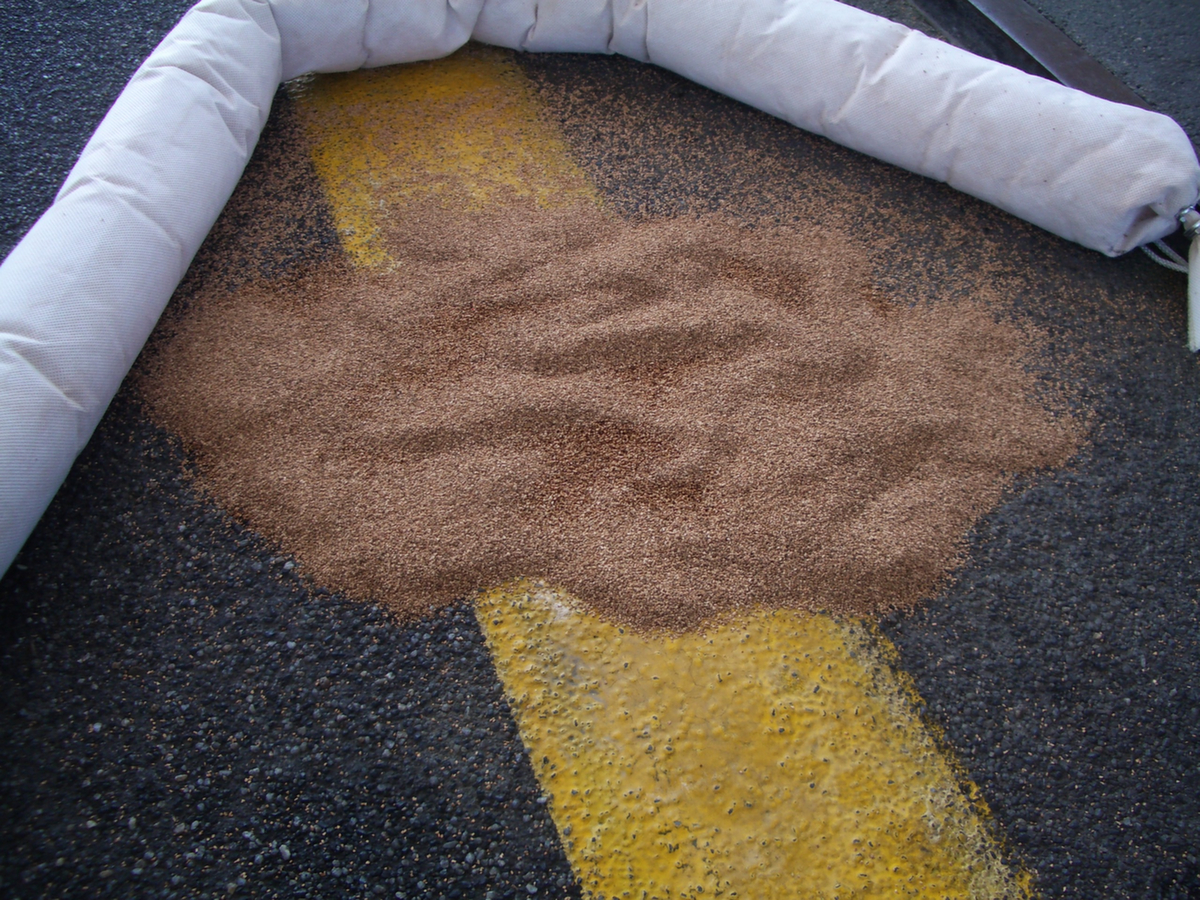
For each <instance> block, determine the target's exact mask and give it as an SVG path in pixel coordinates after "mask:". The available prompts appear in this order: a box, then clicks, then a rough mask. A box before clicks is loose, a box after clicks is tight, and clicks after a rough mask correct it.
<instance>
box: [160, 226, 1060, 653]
mask: <svg viewBox="0 0 1200 900" xmlns="http://www.w3.org/2000/svg"><path fill="white" fill-rule="evenodd" d="M400 224H401V225H402V226H403V227H402V228H397V230H396V231H395V233H393V234H392V235H390V238H389V240H390V251H391V253H392V256H393V258H394V259H396V260H397V261H398V265H397V268H396V269H395V270H394V271H391V272H386V273H380V272H363V271H355V270H352V269H351V268H349V267H348V266H343V265H342V264H340V263H326V264H322V266H321V267H320V268H317V269H315V270H310V271H308V272H306V273H305V274H304V276H303V277H298V278H295V279H292V280H288V281H286V282H284V281H278V280H277V281H273V282H271V281H264V282H260V283H258V284H256V285H252V286H250V287H244V288H242V289H241V290H240V291H238V292H237V293H236V294H234V293H228V292H225V291H223V290H220V289H214V290H211V291H208V292H206V293H204V294H202V295H201V296H198V297H196V298H194V299H193V301H192V305H191V308H190V310H189V311H188V312H187V315H186V316H183V317H181V318H180V319H179V320H178V321H177V322H175V323H174V325H173V328H174V330H173V332H171V333H170V334H169V336H168V337H166V338H164V339H163V340H162V341H161V342H160V344H159V346H158V347H157V349H156V351H155V355H154V356H153V357H152V358H151V359H150V360H149V361H148V363H147V365H146V367H145V369H144V376H143V384H142V387H143V392H144V394H145V396H146V397H147V399H148V400H149V402H150V406H151V408H152V410H153V411H154V413H155V414H156V416H157V417H158V418H159V420H160V421H161V422H162V423H163V424H165V425H166V426H167V427H169V428H170V429H172V430H174V431H176V432H177V433H178V434H180V435H181V436H182V439H183V440H184V442H185V445H186V446H187V447H188V448H189V450H190V451H191V452H192V453H193V455H194V459H195V460H196V462H197V465H198V467H199V470H200V472H201V473H202V475H203V477H204V479H205V481H206V483H207V484H208V486H209V488H210V489H211V491H212V492H213V494H214V495H215V497H216V498H217V499H218V500H219V502H221V503H222V504H224V505H225V507H226V508H227V509H229V510H230V511H231V512H233V513H234V514H235V515H237V516H239V517H241V518H243V519H244V520H245V521H247V522H248V523H249V524H250V525H251V526H252V527H254V528H256V529H257V530H259V531H260V532H262V533H263V534H265V535H267V536H268V537H270V538H272V539H274V540H276V541H278V542H279V543H280V544H281V545H282V546H283V547H284V548H285V549H286V550H288V551H290V552H293V553H295V554H296V555H297V556H298V557H299V559H300V560H301V562H302V564H303V566H304V568H305V571H306V572H307V573H308V574H309V575H310V576H311V577H312V578H313V579H314V580H315V581H316V582H317V583H319V584H323V585H327V586H330V587H334V588H337V589H341V590H345V591H347V592H349V593H350V594H352V595H355V596H358V597H361V598H370V599H376V600H380V601H384V602H386V603H388V604H389V605H391V606H392V607H393V608H394V609H395V610H396V611H397V612H398V613H399V614H401V615H402V616H408V617H412V616H417V615H421V614H424V613H426V612H427V611H429V610H430V608H431V607H435V606H438V605H441V604H446V603H448V602H450V601H451V600H453V599H454V598H456V597H460V596H462V595H463V594H465V593H468V592H470V591H472V590H474V589H477V588H482V587H487V586H491V585H494V584H497V583H499V582H502V581H504V580H507V579H509V578H512V577H515V576H518V575H527V576H534V577H542V578H545V579H547V580H549V581H550V582H552V583H554V584H557V585H559V586H561V587H564V588H566V589H568V590H570V591H571V592H572V593H574V594H575V595H576V596H579V597H581V598H582V599H583V600H585V601H586V602H588V603H590V604H592V605H593V606H595V607H596V608H597V609H598V610H600V611H601V612H602V613H603V614H606V615H608V616H611V617H613V618H616V619H618V620H621V621H624V622H627V623H630V624H633V625H635V626H649V627H664V628H670V629H684V628H688V627H694V626H696V625H697V624H699V623H701V622H703V621H704V620H706V619H709V618H711V617H713V616H716V615H719V614H721V613H722V612H724V611H728V610H732V609H735V608H742V607H750V606H755V605H762V604H767V605H776V606H788V607H796V608H807V609H814V610H816V609H825V610H829V611H832V612H837V613H855V614H872V613H876V612H879V611H880V610H884V609H889V608H903V607H909V606H911V605H913V604H915V603H917V602H918V601H919V600H921V599H922V598H923V597H926V596H928V595H929V594H930V593H931V592H933V591H935V590H937V589H938V587H939V585H940V584H941V583H942V582H943V581H944V579H945V578H946V576H947V574H948V573H949V572H950V571H952V569H953V568H954V567H955V566H956V565H957V564H958V562H959V560H960V557H961V549H962V546H963V540H964V536H965V534H966V532H967V531H968V529H969V528H970V527H971V525H972V523H973V522H974V521H975V519H976V518H977V517H978V516H979V515H980V514H981V513H983V512H984V511H986V510H987V509H988V508H990V507H991V506H992V505H994V504H995V503H996V502H997V501H998V500H999V499H1000V497H1001V494H1002V492H1003V491H1004V489H1005V487H1006V486H1007V485H1008V484H1009V483H1010V481H1011V479H1012V477H1013V475H1014V474H1016V473H1023V472H1029V471H1031V470H1036V469H1040V468H1045V467H1053V466H1059V465H1062V464H1063V463H1064V462H1066V461H1067V460H1068V459H1069V457H1070V456H1071V455H1072V453H1073V452H1074V450H1075V448H1076V447H1077V445H1078V442H1079V441H1080V439H1081V436H1082V426H1081V425H1080V423H1079V422H1078V421H1077V420H1076V419H1075V418H1073V417H1072V416H1070V415H1069V414H1067V413H1065V412H1064V411H1062V408H1061V406H1062V405H1061V404H1055V403H1049V402H1048V401H1047V400H1046V398H1045V397H1044V396H1041V397H1040V399H1039V393H1038V389H1037V380H1036V378H1035V376H1034V375H1033V374H1031V372H1030V370H1029V363H1030V360H1031V358H1032V357H1031V353H1032V352H1033V350H1034V349H1035V345H1036V335H1033V334H1031V332H1030V331H1029V330H1028V329H1020V328H1018V327H1017V326H1015V325H1014V324H1012V323H1010V322H1008V321H1004V320H1002V319H998V318H997V317H996V316H995V315H994V314H993V313H992V312H991V311H989V310H988V309H987V308H985V307H984V306H983V305H981V304H975V303H971V302H962V301H943V302H929V303H924V304H918V305H916V306H905V305H901V304H896V303H892V302H890V301H889V300H888V299H887V298H884V297H880V296H878V295H877V294H876V292H874V291H873V289H872V288H871V287H870V284H869V278H868V273H867V272H866V271H864V267H863V265H862V264H861V263H859V262H858V261H857V256H856V254H855V252H853V250H852V249H848V248H847V247H846V245H845V244H844V243H839V242H837V241H834V240H831V239H829V238H826V237H822V236H819V235H817V234H812V233H805V232H803V231H802V230H799V229H796V228H791V227H788V228H784V227H779V226H763V227H754V228H747V227H741V226H737V225H733V224H727V223H723V222H720V221H714V220H712V219H711V218H709V219H700V218H681V219H672V220H649V221H641V222H630V221H627V220H623V219H620V218H618V217H615V216H611V215H609V214H607V213H605V212H603V211H601V210H599V209H597V208H595V207H592V206H588V205H586V204H581V205H579V206H575V207H570V208H567V209H560V210H554V211H545V210H539V209H536V208H534V207H532V206H531V205H528V204H510V205H507V206H505V207H503V208H497V209H495V210H493V211H490V212H486V213H470V214H468V213H462V212H457V213H455V212H451V211H448V210H446V209H445V208H443V207H437V206H433V205H430V206H427V207H422V206H420V205H415V206H414V207H413V208H412V209H410V210H409V211H408V212H407V213H406V214H405V216H404V218H403V221H402V223H400Z"/></svg>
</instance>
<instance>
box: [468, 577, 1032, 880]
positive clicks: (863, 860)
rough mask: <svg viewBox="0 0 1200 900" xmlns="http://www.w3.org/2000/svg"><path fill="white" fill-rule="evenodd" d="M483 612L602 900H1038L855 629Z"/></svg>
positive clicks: (565, 609)
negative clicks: (670, 630) (620, 622)
mask: <svg viewBox="0 0 1200 900" xmlns="http://www.w3.org/2000/svg"><path fill="white" fill-rule="evenodd" d="M477 612H478V617H479V621H480V623H481V625H482V627H483V630H484V632H485V634H486V635H487V639H488V644H489V646H490V648H491V651H492V655H493V657H494V659H495V662H496V667H497V670H498V671H499V673H500V677H501V680H502V681H503V683H504V687H505V690H506V692H507V694H508V696H509V699H510V701H511V703H512V706H513V709H514V711H515V713H516V717H517V721H518V723H519V725H520V730H521V736H522V738H523V739H524V741H525V744H526V746H527V748H528V750H529V755H530V758H531V759H532V761H533V767H534V771H535V772H536V773H537V776H538V778H539V780H540V782H541V785H542V789H543V791H544V792H545V793H546V794H547V795H548V796H549V803H550V810H551V814H552V816H553V818H554V821H555V823H556V825H557V826H558V830H559V833H560V834H561V835H562V838H563V844H564V846H565V848H566V852H567V855H568V858H569V859H570V861H571V864H572V865H573V867H574V868H575V871H576V873H577V874H578V875H579V876H580V878H581V879H582V881H583V885H584V888H585V889H586V890H587V891H588V892H589V893H590V894H591V895H592V896H595V897H630V898H642V900H645V898H668V897H669V898H703V897H709V896H717V897H720V896H725V897H743V898H750V900H769V898H776V897H804V898H850V897H918V896H919V897H939V898H940V897H977V898H1002V897H1022V896H1028V894H1029V883H1028V876H1027V875H1024V874H1023V873H1020V872H1016V871H1014V870H1013V869H1011V868H1010V867H1008V866H1007V865H1006V864H1005V863H1004V862H1003V860H1002V859H1001V855H1000V852H999V849H998V847H997V844H996V842H995V840H994V839H993V837H992V836H991V833H990V831H989V828H988V826H987V825H986V811H985V809H984V808H983V807H982V806H981V804H979V803H977V802H973V801H972V799H971V798H970V797H969V796H968V794H969V793H971V792H972V789H971V788H970V787H969V786H967V787H964V786H963V785H962V784H960V782H959V780H958V779H957V778H956V777H955V772H954V770H953V767H952V765H951V764H950V763H949V762H948V760H947V759H946V757H945V756H944V755H943V753H942V752H941V751H940V750H939V749H938V746H937V742H936V741H935V740H934V739H933V737H932V736H931V735H930V733H929V732H928V730H926V729H925V728H924V727H923V725H922V723H921V721H920V719H919V717H918V716H917V714H916V712H915V710H914V707H913V705H912V702H911V698H910V696H909V695H908V693H907V691H908V689H906V687H905V686H904V684H903V683H902V681H901V680H900V679H898V678H897V677H896V676H895V674H894V673H893V671H892V669H891V667H890V666H889V665H888V664H887V662H886V660H885V659H884V658H883V656H882V655H881V653H880V651H879V650H878V649H876V648H877V642H878V641H880V640H882V637H881V636H878V635H876V636H872V635H871V634H869V633H868V631H867V630H866V629H865V628H864V627H863V626H862V625H860V624H856V623H854V622H843V621H837V620H834V619H832V618H829V617H828V616H808V615H803V614H800V613H795V612H778V611H777V612H766V611H764V612H757V613H753V614H750V615H746V616H744V617H741V618H739V619H737V620H735V621H732V622H730V623H728V624H725V625H722V626H720V627H714V628H712V629H711V630H709V631H708V632H707V633H704V634H683V635H644V634H637V633H633V632H632V631H630V630H629V629H623V628H621V627H618V626H616V625H613V624H611V623H608V622H605V621H603V620H601V619H599V618H597V617H596V616H594V615H592V614H590V613H587V612H584V611H583V610H582V609H581V608H580V607H579V606H578V605H577V604H576V603H575V602H574V601H573V600H572V599H571V598H569V597H568V596H566V595H564V594H562V593H558V592H555V591H553V590H551V589H549V588H547V587H545V586H544V585H540V584H538V583H534V582H528V581H523V582H517V583H515V584H511V585H508V586H506V587H503V588H499V589H496V590H492V591H490V592H487V593H485V594H483V595H482V596H481V597H480V599H479V600H478V603H477Z"/></svg>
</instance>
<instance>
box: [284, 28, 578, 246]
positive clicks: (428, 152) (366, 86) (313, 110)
mask: <svg viewBox="0 0 1200 900" xmlns="http://www.w3.org/2000/svg"><path fill="white" fill-rule="evenodd" d="M292 96H293V98H294V99H295V101H296V108H297V112H298V115H299V117H300V120H301V121H302V123H303V125H304V129H305V132H306V134H307V136H308V139H309V142H310V146H311V155H312V160H313V164H314V166H315V168H316V171H317V175H318V176H319V178H320V180H321V183H322V186H323V187H324V190H325V194H326V196H327V197H328V199H329V201H330V206H331V208H332V210H333V216H334V221H335V225H336V227H337V230H338V234H339V235H340V237H341V241H342V246H343V247H344V248H345V249H346V251H347V253H348V254H349V256H350V258H351V259H353V260H354V261H355V263H356V264H358V265H361V266H373V267H381V266H387V265H388V264H389V263H390V262H391V260H390V257H389V256H388V252H387V247H386V242H385V240H384V235H383V231H384V229H383V224H384V222H385V218H386V217H388V216H403V215H404V209H405V206H406V205H407V204H408V203H409V202H411V201H413V200H415V199H427V198H430V197H434V198H440V199H441V200H443V201H444V202H446V203H449V204H454V205H456V206H459V207H464V206H465V207H468V208H480V209H484V208H487V207H488V206H490V205H492V204H496V203H500V202H505V201H506V200H511V199H514V198H516V199H523V200H527V201H532V202H534V203H537V204H538V205H540V206H542V207H553V206H562V205H566V204H570V203H577V202H580V201H581V200H583V201H587V202H593V203H599V194H598V193H597V192H596V190H595V188H594V187H593V186H592V185H591V184H590V183H589V182H588V180H587V178H586V176H585V175H584V174H583V171H582V170H581V169H580V168H579V167H578V166H577V165H576V164H575V163H574V162H572V161H571V157H570V155H569V153H568V152H567V147H566V144H565V142H564V140H563V137H562V135H561V133H559V131H558V129H557V128H556V127H555V126H554V125H553V124H552V123H550V122H549V121H548V120H546V119H545V117H544V116H542V115H540V114H539V107H538V103H537V100H536V98H535V97H534V96H533V93H532V89H531V87H530V85H529V83H528V81H527V79H526V78H525V76H524V75H523V74H522V73H521V71H520V70H519V69H518V68H517V67H516V66H515V65H514V64H513V62H512V61H511V58H510V57H509V56H507V55H505V54H504V53H503V52H502V51H498V50H494V49H491V48H486V47H481V46H478V45H470V46H468V47H466V48H464V49H463V50H460V51H459V52H458V53H456V54H455V55H453V56H451V57H448V58H446V59H442V60H437V61H435V62H424V63H413V64H410V65H403V66H389V67H387V68H383V69H371V70H365V71H360V72H352V73H347V74H339V75H320V76H316V77H314V78H311V79H305V80H301V81H298V82H294V83H293V85H292Z"/></svg>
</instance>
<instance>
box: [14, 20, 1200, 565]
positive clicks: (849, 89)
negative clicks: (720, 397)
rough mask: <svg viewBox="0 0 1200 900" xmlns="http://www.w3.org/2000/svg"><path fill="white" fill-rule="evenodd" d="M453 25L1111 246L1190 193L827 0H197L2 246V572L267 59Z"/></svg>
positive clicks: (187, 231) (186, 254)
mask: <svg viewBox="0 0 1200 900" xmlns="http://www.w3.org/2000/svg"><path fill="white" fill-rule="evenodd" d="M471 37H474V38H476V39H478V40H481V41H485V42H488V43H493V44H498V45H501V46H505V47H512V48H515V49H519V50H539V51H578V52H598V53H622V54H625V55H627V56H631V57H633V58H635V59H639V60H642V61H645V62H652V63H655V64H657V65H660V66H663V67H665V68H668V69H671V70H673V71H675V72H677V73H679V74H681V75H683V76H686V77H688V78H691V79H693V80H695V81H697V82H699V83H701V84H704V85H706V86H708V87H710V88H713V89H714V90H717V91H720V92H722V93H725V94H728V95H729V96H731V97H734V98H736V99H738V100H741V101H743V102H746V103H749V104H751V105H753V106H756V107H758V108H760V109H763V110H765V111H767V112H769V113H771V114H773V115H776V116H779V117H781V118H783V119H785V120H787V121H788V122H791V123H793V124H795V125H798V126H800V127H802V128H806V129H808V130H810V131H813V132H816V133H818V134H822V135H824V136H826V137H828V138H830V139H832V140H834V141H837V142H839V143H841V144H844V145H846V146H848V147H851V148H853V149H856V150H859V151H862V152H864V153H869V154H871V155H873V156H877V157H878V158H880V159H883V160H886V161H889V162H892V163H895V164H896V165H900V166H903V167H904V168H906V169H909V170H911V171H914V172H918V173H920V174H923V175H927V176H929V177H931V178H936V179H938V180H941V181H945V182H946V183H948V184H950V185H953V186H954V187H956V188H958V189H960V190H963V191H965V192H967V193H970V194H973V195H974V196H976V197H980V198H982V199H984V200H987V201H989V202H991V203H994V204H996V205H997V206H1000V207H1001V208H1003V209H1006V210H1008V211H1009V212H1011V213H1013V214H1014V215H1017V216H1019V217H1021V218H1023V219H1026V220H1028V221H1030V222H1033V223H1035V224H1037V225H1040V226H1042V227H1043V228H1046V229H1047V230H1049V231H1052V232H1054V233H1055V234H1058V235H1060V236H1062V237H1065V238H1068V239H1069V240H1073V241H1077V242H1079V243H1081V244H1083V245H1084V246H1087V247H1091V248H1093V249H1095V250H1099V251H1100V252H1102V253H1106V254H1109V255H1116V254H1120V253H1123V252H1125V251H1127V250H1130V249H1132V248H1134V247H1136V246H1138V245H1141V244H1146V243H1148V242H1151V241H1155V240H1157V239H1159V238H1162V237H1163V236H1165V235H1166V234H1168V233H1170V232H1171V231H1172V230H1174V229H1175V228H1176V218H1177V217H1178V216H1179V215H1180V214H1181V213H1182V212H1183V211H1184V210H1185V209H1187V208H1188V207H1190V206H1192V205H1193V204H1194V203H1195V202H1196V200H1197V197H1198V196H1200V165H1198V164H1197V161H1196V157H1195V154H1194V153H1193V151H1192V148H1191V145H1190V143H1189V142H1188V139H1187V137H1186V136H1185V135H1184V133H1183V131H1182V130H1181V129H1180V128H1179V126H1178V125H1176V124H1175V123H1174V122H1172V121H1171V120H1170V119H1168V118H1167V117H1165V116H1161V115H1158V114H1156V113H1152V112H1148V111H1146V110H1141V109H1135V108H1133V107H1127V106H1120V105H1118V104H1114V103H1110V102H1108V101H1104V100H1099V99H1097V98H1094V97H1090V96H1088V95H1086V94H1081V93H1079V92H1078V91H1073V90H1071V89H1069V88H1065V87H1062V86H1061V85H1057V84H1054V83H1052V82H1049V81H1045V80H1043V79H1040V78H1036V77H1034V76H1031V75H1026V74H1024V73H1022V72H1018V71H1016V70H1013V69H1009V68H1007V67H1005V66H1002V65H999V64H997V63H994V62H991V61H988V60H984V59H980V58H979V57H976V56H973V55H971V54H969V53H966V52H964V51H961V50H958V49H956V48H954V47H950V46H948V45H946V44H943V43H941V42H939V41H935V40H933V39H931V38H928V37H925V36H924V35H921V34H919V33H917V32H913V31H910V30H909V29H907V28H904V27H903V26H901V25H897V24H895V23H893V22H889V21H887V20H885V19H881V18H878V17H876V16H872V15H870V14H868V13H865V12H862V11H860V10H857V9H854V8H852V7H848V6H844V5H842V4H840V3H837V2H835V0H203V2H201V3H199V4H198V5H197V6H196V7H194V8H193V9H192V10H191V11H189V12H188V14H187V15H186V16H184V18H183V19H182V20H181V21H180V23H179V24H178V25H177V26H176V27H175V29H173V30H172V32H171V33H170V34H169V35H168V36H167V37H166V38H165V39H164V41H163V42H162V44H160V45H159V47H158V48H157V49H156V50H155V51H154V53H152V54H151V56H150V57H149V58H148V59H147V60H146V62H145V63H144V64H143V65H142V66H141V68H139V69H138V71H137V73H136V74H135V75H134V77H133V79H132V80H131V82H130V84H129V86H128V87H127V88H126V89H125V91H124V92H123V93H122V94H121V96H120V97H119V98H118V100H117V102H116V103H115V104H114V106H113V108H112V109H111V111H110V112H109V114H108V115H107V116H106V117H105V119H104V121H103V122H102V123H101V125H100V127H99V128H98V129H97V131H96V134H95V135H94V136H93V138H92V140H91V141H89V143H88V145H87V147H85V149H84V151H83V154H82V155H81V157H80V159H79V162H78V163H77V165H76V166H75V168H74V169H73V170H72V171H71V174H70V175H69V176H68V178H67V181H66V183H65V184H64V185H63V188H62V190H61V191H60V192H59V195H58V198H57V199H56V200H55V203H54V205H53V206H51V208H50V209H49V210H48V211H47V212H46V213H45V214H44V215H43V216H42V218H41V219H39V220H38V222H37V223H36V224H35V225H34V227H33V228H32V229H31V230H30V232H29V234H28V235H26V237H25V239H24V240H23V241H22V242H21V243H20V244H19V245H18V246H17V248H16V249H14V250H13V252H12V253H11V254H10V255H9V257H8V259H6V260H5V261H4V263H3V265H0V573H2V572H3V571H4V570H6V569H7V567H8V565H9V564H10V563H11V561H12V559H13V557H14V556H15V555H16V553H17V551H18V550H19V549H20V547H21V544H22V543H24V541H25V538H26V537H27V536H28V535H29V532H30V531H31V530H32V529H33V527H34V525H35V524H36V522H37V520H38V518H39V517H40V516H41V514H42V512H43V511H44V509H45V507H46V505H47V504H48V503H49V501H50V499H51V497H52V496H53V494H54V492H55V491H56V490H57V488H58V486H59V484H61V482H62V480H63V478H64V477H65V476H66V473H67V471H68V470H69V468H70V466H71V463H72V462H73V461H74V459H75V456H76V455H77V454H78V452H79V451H80V450H81V449H82V448H83V446H84V444H85V443H86V442H87V440H88V438H89V437H90V435H91V433H92V431H93V430H94V428H95V427H96V424H97V423H98V422H99V420H100V417H101V416H102V415H103V413H104V410H105V408H106V407H107V405H108V403H109V401H110V400H111V398H112V397H113V395H114V394H115V392H116V390H117V387H118V386H119V384H120V382H121V379H122V378H123V377H124V376H125V374H126V372H127V371H128V369H129V366H130V365H131V364H132V363H133V360H134V359H135V357H136V356H137V353H138V351H139V349H140V348H141V346H142V344H143V342H144V341H145V339H146V337H147V336H148V335H149V333H150V331H151V329H152V328H153V327H154V323H155V322H156V321H157V319H158V316H159V314H160V313H161V312H162V309H163V308H164V306H165V305H166V303H167V300H168V299H169V298H170V296H171V294H172V292H173V291H174V289H175V287H176V285H177V284H178V283H179V281H180V279H181V278H182V277H183V274H184V272H185V271H186V269H187V266H188V265H189V264H190V262H191V259H192V257H193V255H194V254H195V252H196V250H197V249H198V248H199V246H200V243H201V241H202V240H203V238H204V236H205V234H206V233H207V232H208V230H209V228H211V227H212V224H213V222H214V221H215V220H216V217H217V215H218V214H219V212H220V210H221V208H222V206H223V205H224V203H225V201H226V200H227V199H228V197H229V195H230V193H231V192H232V190H233V187H234V185H235V184H236V182H237V179H238V177H239V176H240V173H241V171H242V169H243V167H244V166H245V164H246V162H247V161H248V159H249V156H250V153H251V151H252V150H253V147H254V144H255V142H256V141H257V139H258V135H259V133H260V131H261V129H262V126H263V124H264V122H265V120H266V117H267V113H268V111H269V108H270V103H271V99H272V97H273V94H274V91H275V89H276V87H277V86H278V85H279V83H280V81H281V79H287V78H292V77H295V76H297V75H301V74H303V73H305V72H311V71H322V72H331V71H345V70H350V69H356V68H359V67H362V66H380V65H388V64H392V63H401V62H412V61H415V60H420V59H431V58H434V57H439V56H444V55H446V54H448V53H451V52H453V51H454V50H455V49H457V48H458V47H459V46H461V45H462V44H463V43H465V42H466V41H467V40H468V39H470V38H471ZM1196 259H1197V256H1196V250H1195V243H1193V251H1192V254H1191V260H1192V266H1193V270H1194V271H1195V269H1196ZM1196 292H1200V277H1197V278H1194V279H1193V296H1194V295H1195V293H1196ZM1193 308H1194V310H1200V303H1196V302H1195V301H1193ZM1196 331H1197V332H1200V329H1197V330H1196Z"/></svg>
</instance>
